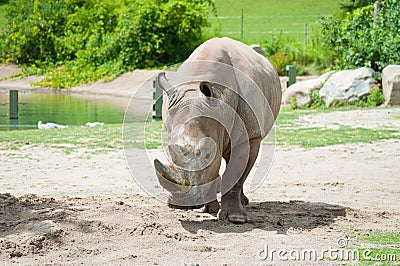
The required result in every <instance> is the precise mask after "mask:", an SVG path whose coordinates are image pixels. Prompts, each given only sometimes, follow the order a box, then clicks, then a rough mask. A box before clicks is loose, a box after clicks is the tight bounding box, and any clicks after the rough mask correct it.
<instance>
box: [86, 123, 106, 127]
mask: <svg viewBox="0 0 400 266" xmlns="http://www.w3.org/2000/svg"><path fill="white" fill-rule="evenodd" d="M86 126H87V127H101V126H104V123H103V122H87V123H86Z"/></svg>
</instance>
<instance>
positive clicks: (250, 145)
mask: <svg viewBox="0 0 400 266" xmlns="http://www.w3.org/2000/svg"><path fill="white" fill-rule="evenodd" d="M157 82H158V84H159V86H160V87H161V88H162V89H163V90H164V91H165V93H164V95H165V96H164V103H163V120H164V127H165V129H166V131H167V133H168V136H169V137H170V142H169V144H168V149H167V150H168V153H169V158H170V159H169V160H170V162H169V163H162V162H161V161H159V160H158V159H155V160H154V166H155V170H156V175H157V177H158V180H159V183H160V184H161V186H162V187H163V188H164V189H165V190H167V191H168V192H169V193H170V197H169V199H168V203H169V206H170V207H175V208H200V207H204V211H206V212H210V213H212V212H215V213H217V212H218V215H217V216H218V219H220V220H226V219H227V220H228V221H230V222H233V223H244V222H246V221H247V213H246V211H245V209H244V207H243V205H246V204H248V199H247V197H246V196H245V195H244V194H243V183H244V182H245V180H246V178H247V176H248V174H249V172H250V170H251V169H252V167H253V165H254V163H255V161H256V158H257V156H258V153H259V148H260V144H261V140H262V139H263V138H264V137H266V136H267V134H268V133H269V131H270V130H271V128H272V126H273V124H274V122H275V120H276V118H277V115H278V113H279V110H280V104H281V98H282V91H281V86H280V80H279V76H278V74H277V72H276V70H275V69H274V67H273V66H272V65H271V63H270V62H269V61H268V60H267V59H266V58H265V57H263V56H262V55H260V54H258V53H257V52H255V51H254V50H253V49H252V48H250V47H249V46H247V45H245V44H243V43H241V42H238V41H235V40H232V39H229V38H213V39H210V40H208V41H206V42H204V43H203V44H201V45H200V46H199V47H198V48H196V49H195V51H194V52H193V53H192V54H191V55H190V56H189V58H188V59H187V60H186V61H185V62H184V63H183V64H182V65H181V67H180V68H179V69H178V70H177V72H176V73H175V74H174V75H173V77H172V79H171V78H170V79H169V80H168V79H167V78H166V75H165V73H160V74H159V75H158V76H157ZM222 159H224V160H225V161H226V168H225V171H224V174H223V175H222V177H220V176H219V170H220V166H221V162H222ZM219 192H221V200H220V201H221V204H220V203H219V202H218V198H217V193H219Z"/></svg>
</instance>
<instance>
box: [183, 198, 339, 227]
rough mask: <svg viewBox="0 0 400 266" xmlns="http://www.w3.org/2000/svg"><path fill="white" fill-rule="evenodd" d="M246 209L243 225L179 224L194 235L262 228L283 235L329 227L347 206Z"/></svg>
mask: <svg viewBox="0 0 400 266" xmlns="http://www.w3.org/2000/svg"><path fill="white" fill-rule="evenodd" d="M246 210H247V214H248V220H249V221H248V222H247V223H245V224H242V225H235V224H231V223H228V222H222V221H217V220H216V218H214V219H208V220H207V219H206V220H202V221H188V220H182V221H181V223H182V226H183V227H184V228H185V229H186V230H187V231H189V232H191V233H197V232H198V230H200V229H201V230H210V231H213V232H215V233H231V232H236V233H240V232H247V231H251V230H253V229H263V230H267V231H276V232H278V233H279V234H286V232H287V230H288V229H289V228H297V229H305V230H307V229H313V228H317V227H321V226H327V225H330V224H332V223H333V222H334V221H335V219H336V218H337V217H340V216H346V207H343V206H340V205H332V204H328V203H323V202H305V201H289V202H279V201H267V202H250V203H249V205H248V206H246Z"/></svg>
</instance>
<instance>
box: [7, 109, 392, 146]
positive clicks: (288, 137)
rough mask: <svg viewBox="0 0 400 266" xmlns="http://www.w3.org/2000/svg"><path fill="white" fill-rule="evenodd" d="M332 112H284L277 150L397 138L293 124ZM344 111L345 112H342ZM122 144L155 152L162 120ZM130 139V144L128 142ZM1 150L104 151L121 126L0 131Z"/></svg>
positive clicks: (139, 126) (118, 142)
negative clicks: (278, 148) (44, 147)
mask: <svg viewBox="0 0 400 266" xmlns="http://www.w3.org/2000/svg"><path fill="white" fill-rule="evenodd" d="M332 111H333V110H330V109H328V110H326V109H322V110H298V111H285V110H283V111H282V112H281V113H280V115H279V117H278V120H277V126H276V131H275V133H276V143H277V145H278V146H280V147H293V146H297V147H303V148H312V147H322V146H328V145H335V144H345V143H356V142H368V143H371V142H374V141H381V140H387V139H400V134H398V130H394V129H386V128H383V129H369V128H361V127H358V128H352V127H349V126H340V127H339V128H338V129H326V128H318V127H305V128H298V127H296V126H294V123H293V121H294V120H296V119H299V118H300V117H301V116H304V115H310V114H317V113H321V112H332ZM342 111H343V112H346V111H345V110H342ZM124 134H125V136H124V137H125V145H127V147H135V148H147V149H155V148H158V147H160V146H161V145H162V143H163V142H165V141H166V140H163V129H162V121H156V122H148V123H146V124H145V126H143V123H132V124H126V125H125V131H124ZM127 140H129V141H127ZM0 143H1V145H0V149H3V150H7V149H19V148H20V147H22V146H27V145H33V146H34V145H39V144H45V145H49V146H52V147H56V148H61V149H64V151H65V152H66V153H71V152H73V151H75V150H77V149H80V148H87V149H95V150H97V151H98V152H107V151H111V150H115V149H119V148H122V146H123V140H122V125H121V124H115V125H112V124H111V125H105V126H103V127H69V128H66V129H54V130H37V129H35V130H19V131H18V130H16V131H0Z"/></svg>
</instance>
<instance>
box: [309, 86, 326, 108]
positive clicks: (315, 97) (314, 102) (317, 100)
mask: <svg viewBox="0 0 400 266" xmlns="http://www.w3.org/2000/svg"><path fill="white" fill-rule="evenodd" d="M310 98H311V104H310V108H312V109H324V108H327V107H326V104H325V102H324V101H323V100H322V99H321V97H320V96H319V91H318V90H314V91H312V92H310Z"/></svg>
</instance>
